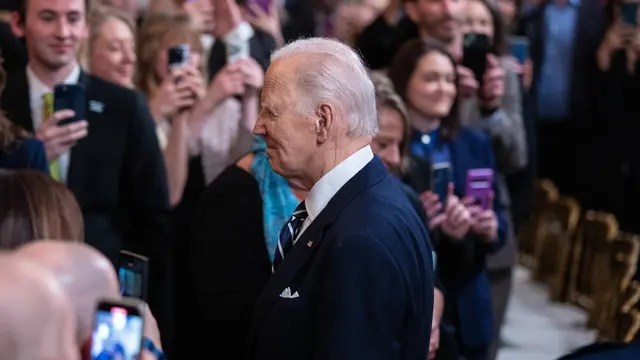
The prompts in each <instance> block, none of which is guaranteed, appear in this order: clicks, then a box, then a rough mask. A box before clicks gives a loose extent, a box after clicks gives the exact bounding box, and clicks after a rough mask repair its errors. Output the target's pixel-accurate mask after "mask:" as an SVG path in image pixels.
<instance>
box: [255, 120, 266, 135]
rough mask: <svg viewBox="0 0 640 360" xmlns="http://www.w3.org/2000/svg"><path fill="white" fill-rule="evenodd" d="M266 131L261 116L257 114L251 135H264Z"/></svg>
mask: <svg viewBox="0 0 640 360" xmlns="http://www.w3.org/2000/svg"><path fill="white" fill-rule="evenodd" d="M266 133H267V129H266V128H265V126H264V121H263V120H262V117H261V116H258V120H256V124H255V125H254V126H253V135H265V134H266Z"/></svg>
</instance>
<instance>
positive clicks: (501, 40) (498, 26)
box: [472, 0, 509, 55]
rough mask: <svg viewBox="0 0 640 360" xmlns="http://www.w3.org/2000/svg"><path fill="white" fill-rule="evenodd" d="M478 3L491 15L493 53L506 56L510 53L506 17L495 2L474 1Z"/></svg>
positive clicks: (485, 0)
mask: <svg viewBox="0 0 640 360" xmlns="http://www.w3.org/2000/svg"><path fill="white" fill-rule="evenodd" d="M472 1H477V2H479V3H481V4H482V5H484V6H485V7H486V8H487V10H489V14H490V15H491V21H492V22H493V39H492V45H491V48H492V49H491V52H493V53H494V54H496V55H505V54H507V53H508V51H509V46H508V44H507V26H506V21H505V19H504V16H502V13H501V12H500V10H499V9H498V6H496V5H495V4H494V3H493V2H491V1H488V0H472Z"/></svg>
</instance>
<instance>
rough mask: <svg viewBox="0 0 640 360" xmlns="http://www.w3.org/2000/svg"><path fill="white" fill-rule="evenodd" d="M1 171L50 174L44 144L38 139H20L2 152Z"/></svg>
mask: <svg viewBox="0 0 640 360" xmlns="http://www.w3.org/2000/svg"><path fill="white" fill-rule="evenodd" d="M0 169H9V170H19V169H35V170H40V171H42V172H45V173H47V174H49V163H48V162H47V154H46V153H45V150H44V144H43V143H42V142H41V141H40V140H38V139H32V138H25V139H18V140H17V141H16V142H14V143H13V144H11V145H10V146H9V147H8V148H7V149H2V150H0Z"/></svg>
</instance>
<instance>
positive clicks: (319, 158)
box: [250, 38, 433, 360]
mask: <svg viewBox="0 0 640 360" xmlns="http://www.w3.org/2000/svg"><path fill="white" fill-rule="evenodd" d="M272 59H273V62H272V65H271V66H270V67H269V69H268V71H267V74H266V78H265V85H264V89H263V92H262V105H261V111H260V117H259V119H258V121H257V123H256V126H255V128H254V133H255V134H256V135H260V136H263V137H264V139H265V141H266V144H267V150H266V153H267V155H268V156H269V163H270V165H271V167H272V168H273V169H274V171H275V172H276V173H278V174H280V175H282V176H283V177H285V178H287V179H288V180H289V181H291V182H292V183H295V184H297V185H299V186H302V187H304V188H307V189H310V191H309V194H308V196H307V198H306V200H305V201H303V202H302V203H301V204H300V205H299V206H298V208H297V209H296V211H295V212H294V213H293V215H292V217H291V218H290V220H289V221H288V223H287V224H286V225H285V226H284V228H283V229H282V232H281V233H280V236H279V238H278V242H279V243H278V247H277V250H276V254H275V258H274V260H273V266H272V269H273V276H272V277H271V279H270V280H269V282H268V283H267V285H266V286H265V288H264V290H263V291H262V294H261V295H260V296H259V298H258V300H257V303H256V307H255V311H254V319H253V325H252V330H251V334H252V335H251V337H250V358H251V359H280V360H286V359H295V360H304V359H331V360H343V359H344V360H346V359H369V360H372V359H385V360H386V359H416V360H418V359H419V360H424V359H426V358H427V352H428V347H429V337H430V330H431V316H432V308H433V262H432V261H433V259H432V257H431V251H430V250H431V249H430V248H429V245H428V244H429V242H428V239H427V232H426V230H425V228H424V226H423V224H422V223H421V221H420V219H419V218H418V216H417V214H416V213H415V210H414V209H413V207H412V206H411V204H410V203H409V201H408V199H407V197H406V196H405V195H404V193H403V192H402V190H401V189H400V187H399V185H398V184H397V181H394V180H393V179H392V178H391V177H390V175H389V174H388V173H387V172H386V170H385V168H384V165H383V164H382V162H381V161H380V160H379V159H378V158H376V157H374V155H373V153H372V151H371V148H370V146H369V143H370V142H371V140H372V138H373V137H374V136H375V134H376V133H377V131H378V123H377V115H376V104H375V93H374V87H373V84H372V83H371V80H370V79H369V76H368V74H367V70H366V69H365V67H364V65H363V63H362V61H361V59H360V58H359V57H358V55H356V53H355V52H354V51H353V50H351V49H350V48H349V47H348V46H346V45H344V44H342V43H339V42H337V41H334V40H328V39H319V38H311V39H306V40H299V41H296V42H293V43H291V44H289V45H287V46H285V47H284V48H282V49H280V50H279V51H277V52H276V53H275V54H274V55H273V58H272Z"/></svg>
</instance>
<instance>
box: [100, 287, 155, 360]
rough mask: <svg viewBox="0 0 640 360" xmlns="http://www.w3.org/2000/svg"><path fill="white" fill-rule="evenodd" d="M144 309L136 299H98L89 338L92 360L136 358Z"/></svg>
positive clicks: (140, 341) (139, 350) (132, 359)
mask: <svg viewBox="0 0 640 360" xmlns="http://www.w3.org/2000/svg"><path fill="white" fill-rule="evenodd" d="M145 306H147V305H146V304H145V303H144V302H142V301H139V300H135V299H122V300H115V299H102V300H100V301H99V302H98V306H97V307H96V313H95V317H94V325H93V333H92V336H91V350H90V358H91V360H102V359H122V360H135V359H138V357H139V356H140V353H141V351H142V334H143V333H142V331H143V329H144V310H145Z"/></svg>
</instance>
